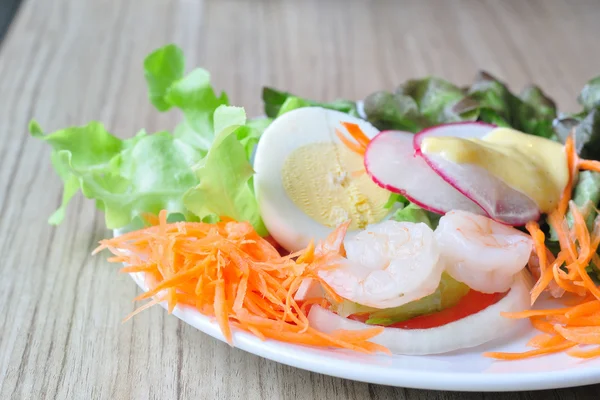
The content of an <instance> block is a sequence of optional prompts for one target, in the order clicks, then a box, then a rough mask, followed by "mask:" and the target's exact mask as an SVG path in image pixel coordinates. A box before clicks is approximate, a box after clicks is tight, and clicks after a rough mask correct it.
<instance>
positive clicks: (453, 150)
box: [421, 128, 569, 212]
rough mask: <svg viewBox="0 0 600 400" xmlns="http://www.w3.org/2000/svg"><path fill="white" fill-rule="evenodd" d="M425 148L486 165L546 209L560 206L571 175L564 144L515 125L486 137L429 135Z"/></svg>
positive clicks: (444, 155)
mask: <svg viewBox="0 0 600 400" xmlns="http://www.w3.org/2000/svg"><path fill="white" fill-rule="evenodd" d="M421 151H422V152H423V153H426V154H439V155H441V156H442V157H444V158H446V159H447V160H449V161H452V162H455V163H458V164H474V165H477V166H479V167H482V168H485V169H486V170H487V171H488V172H489V173H490V174H492V175H494V176H495V177H497V178H498V179H500V180H502V181H503V182H504V183H506V184H507V185H508V186H510V187H511V188H513V189H515V190H517V191H519V192H521V193H523V194H525V195H526V196H528V197H529V198H531V199H532V200H533V201H535V202H536V204H537V205H538V207H539V208H540V210H541V211H542V212H550V211H552V210H553V209H554V208H555V207H556V205H557V204H558V202H559V201H560V196H561V194H562V191H563V189H564V187H565V186H566V185H567V182H568V179H569V171H568V167H567V156H566V153H565V150H564V146H563V145H561V144H560V143H557V142H554V141H552V140H549V139H545V138H542V137H538V136H533V135H528V134H525V133H522V132H519V131H516V130H514V129H508V128H496V129H494V130H493V131H491V132H490V133H488V134H487V135H486V136H484V137H483V138H482V139H465V138H458V137H441V136H440V137H427V138H425V139H424V140H423V142H422V144H421Z"/></svg>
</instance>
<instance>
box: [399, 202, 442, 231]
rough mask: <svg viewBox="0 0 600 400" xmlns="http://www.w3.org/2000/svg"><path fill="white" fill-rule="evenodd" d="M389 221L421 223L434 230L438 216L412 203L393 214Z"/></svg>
mask: <svg viewBox="0 0 600 400" xmlns="http://www.w3.org/2000/svg"><path fill="white" fill-rule="evenodd" d="M391 219H393V220H394V221H398V222H414V223H419V222H423V223H424V224H426V225H427V226H429V227H430V228H432V229H435V228H436V227H437V224H438V222H439V220H440V216H439V215H437V214H434V213H432V212H429V211H427V210H424V209H422V208H421V207H419V206H417V205H416V204H414V203H409V204H408V205H406V206H404V207H402V208H400V209H398V210H397V211H396V212H394V214H393V215H392V217H391Z"/></svg>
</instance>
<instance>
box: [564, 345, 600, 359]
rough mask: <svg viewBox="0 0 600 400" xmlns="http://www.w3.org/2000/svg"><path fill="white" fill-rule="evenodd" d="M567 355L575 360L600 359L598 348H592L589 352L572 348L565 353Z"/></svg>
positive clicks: (599, 348) (599, 349)
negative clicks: (575, 358)
mask: <svg viewBox="0 0 600 400" xmlns="http://www.w3.org/2000/svg"><path fill="white" fill-rule="evenodd" d="M567 354H568V355H570V356H571V357H577V358H595V357H600V347H596V348H593V349H591V350H581V349H580V348H574V349H571V350H569V351H567Z"/></svg>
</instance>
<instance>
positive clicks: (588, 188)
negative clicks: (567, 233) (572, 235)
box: [549, 171, 600, 242]
mask: <svg viewBox="0 0 600 400" xmlns="http://www.w3.org/2000/svg"><path fill="white" fill-rule="evenodd" d="M573 202H574V203H575V205H576V206H577V208H578V209H579V210H580V211H581V213H582V214H583V215H584V216H586V225H587V228H588V230H589V231H590V232H592V231H593V230H594V219H595V218H596V215H597V212H596V205H597V204H598V203H599V202H600V173H598V172H592V171H581V172H580V173H579V179H578V181H577V185H576V186H575V189H574V190H573ZM567 223H568V225H569V228H571V227H572V226H573V215H572V214H571V213H570V212H568V213H567ZM549 239H550V240H551V241H554V242H556V241H558V235H557V234H556V232H555V231H554V230H553V229H551V230H550V238H549Z"/></svg>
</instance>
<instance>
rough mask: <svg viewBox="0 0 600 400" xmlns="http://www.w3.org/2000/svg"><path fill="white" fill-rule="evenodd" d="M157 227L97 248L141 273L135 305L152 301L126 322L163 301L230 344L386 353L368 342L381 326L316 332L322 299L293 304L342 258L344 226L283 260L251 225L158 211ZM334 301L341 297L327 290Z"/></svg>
mask: <svg viewBox="0 0 600 400" xmlns="http://www.w3.org/2000/svg"><path fill="white" fill-rule="evenodd" d="M152 222H156V224H155V225H153V226H150V227H147V228H144V229H141V230H138V231H135V232H129V233H126V234H124V235H121V236H118V237H115V238H112V239H106V240H103V241H101V242H100V245H99V246H98V248H97V249H96V251H100V250H102V249H109V250H110V251H111V252H112V253H113V254H114V257H111V258H110V261H112V262H124V263H125V264H126V266H125V267H123V268H122V269H121V271H122V272H128V273H132V272H135V273H139V272H141V273H145V276H146V284H147V285H148V287H149V290H148V291H147V292H145V293H143V294H141V295H139V296H138V297H137V298H136V299H135V300H137V301H139V300H145V299H150V300H149V301H148V302H147V303H145V304H144V305H142V306H141V307H139V308H137V309H136V310H135V311H134V312H133V313H131V314H130V315H129V316H128V317H127V318H128V319H129V318H131V317H133V316H134V315H136V314H137V313H139V312H141V311H142V310H145V309H147V308H149V307H151V306H153V305H156V304H159V303H163V302H166V306H167V308H168V310H169V312H172V311H173V310H174V309H175V307H176V306H181V307H183V306H186V307H194V308H196V309H197V310H198V311H199V312H200V313H202V314H204V315H208V316H210V317H213V318H214V319H215V320H216V322H217V324H218V325H219V328H220V330H221V332H222V334H223V336H224V337H225V339H226V340H227V342H229V343H230V344H233V329H234V328H237V329H241V330H245V331H248V332H251V333H252V334H254V335H256V336H257V337H259V338H260V339H261V340H266V339H276V340H281V341H285V342H290V343H297V344H308V345H312V346H320V347H337V348H345V349H351V350H354V351H358V352H363V353H373V352H389V351H388V350H387V349H386V348H384V347H383V346H380V345H377V344H375V343H372V342H370V341H369V340H370V339H372V338H373V337H374V336H376V335H378V334H379V333H380V332H381V331H382V329H383V328H381V327H374V328H369V329H365V330H362V331H345V330H342V331H336V332H332V333H330V334H326V333H323V332H319V331H317V330H316V329H314V328H313V327H312V326H311V325H310V323H309V320H308V317H307V315H308V311H309V309H310V307H311V305H313V304H319V305H321V306H322V307H328V306H329V305H330V304H329V301H328V300H327V299H326V298H319V299H310V300H307V301H304V302H298V301H296V300H295V299H294V295H295V293H296V291H297V290H298V288H299V287H300V284H301V282H302V281H303V280H304V279H306V278H312V279H316V280H318V281H320V278H319V276H318V271H319V270H321V269H325V268H330V267H331V265H333V264H335V263H336V259H337V257H339V256H340V255H342V254H343V252H344V249H343V246H342V239H343V237H344V235H345V233H346V229H347V228H348V223H346V224H342V225H341V226H340V227H339V228H338V229H336V230H335V231H334V232H333V233H332V235H331V237H329V238H327V240H325V241H324V242H322V243H319V244H318V246H315V244H314V243H311V244H310V245H309V246H308V247H307V248H306V249H304V250H302V251H300V252H297V253H293V254H290V255H288V256H281V255H280V254H279V252H278V251H277V249H276V248H275V247H274V245H273V244H271V243H269V241H268V240H266V239H263V238H261V237H260V236H259V235H258V234H257V233H256V232H255V231H254V229H253V228H252V226H251V225H250V224H249V223H246V222H236V221H233V220H231V219H229V218H222V219H221V221H219V222H217V223H215V224H208V223H202V222H177V223H167V212H166V211H164V210H163V211H161V212H160V213H159V215H158V216H157V217H156V220H155V221H154V220H152ZM325 291H326V293H328V295H329V297H330V298H332V299H333V300H335V301H340V300H341V298H340V297H339V296H338V295H337V294H336V293H335V292H334V291H333V290H332V289H331V288H330V287H328V286H325Z"/></svg>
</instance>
